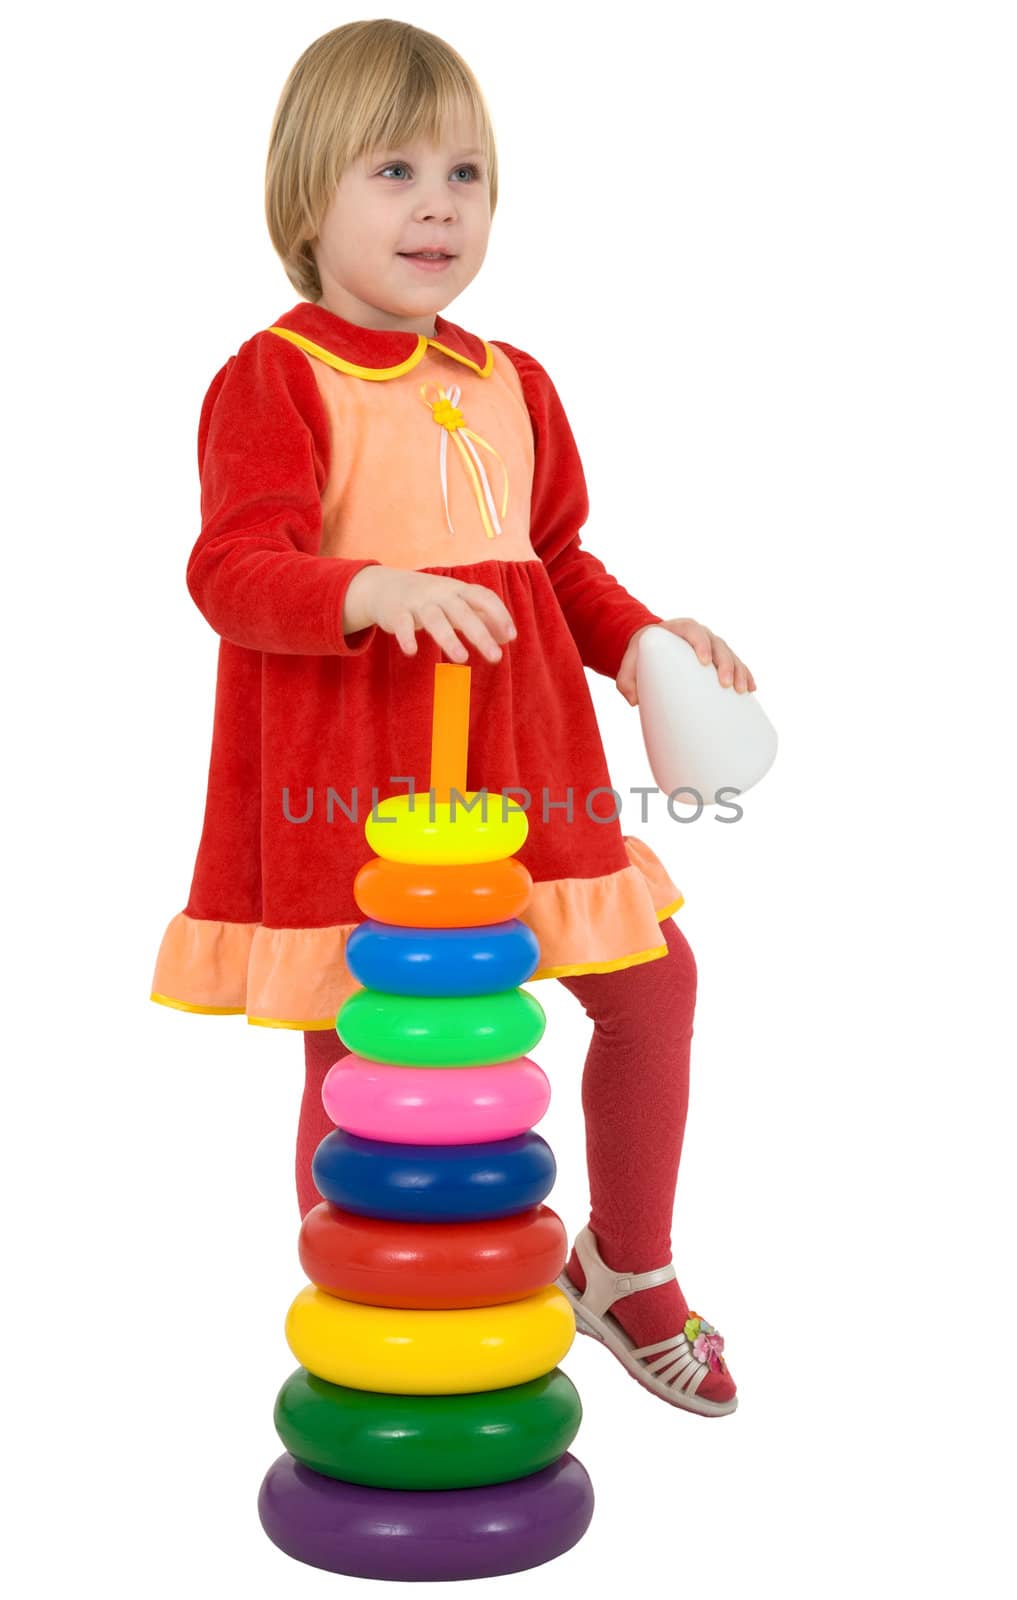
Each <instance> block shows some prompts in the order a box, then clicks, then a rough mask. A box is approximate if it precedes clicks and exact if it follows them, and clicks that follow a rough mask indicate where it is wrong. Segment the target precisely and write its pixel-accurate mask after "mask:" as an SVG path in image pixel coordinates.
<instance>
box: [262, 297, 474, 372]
mask: <svg viewBox="0 0 1017 1600" xmlns="http://www.w3.org/2000/svg"><path fill="white" fill-rule="evenodd" d="M269 332H271V333H277V334H279V335H280V336H281V337H282V338H285V339H289V340H290V341H291V342H292V343H293V344H296V345H299V346H300V348H301V349H302V350H306V351H307V353H308V354H309V355H312V356H317V357H318V359H319V360H321V361H325V362H327V364H328V365H329V366H332V367H336V368H337V369H338V370H339V371H340V372H347V373H350V374H351V375H352V376H353V377H357V378H372V379H377V378H397V377H399V375H400V374H401V373H403V372H409V371H410V369H411V368H413V367H415V366H416V365H417V363H418V362H419V361H423V359H424V356H425V355H426V354H427V352H428V350H429V349H431V350H436V351H439V352H440V353H441V354H442V355H445V356H448V357H450V358H451V359H452V360H453V361H457V362H459V363H460V364H461V365H463V366H466V367H470V368H472V370H473V371H474V372H479V373H480V376H481V377H482V378H486V377H488V376H489V375H490V373H491V372H492V371H493V369H494V352H493V350H492V349H491V346H490V345H489V344H488V343H487V340H486V339H481V338H479V337H478V335H477V334H475V333H468V332H467V331H466V329H465V328H460V327H459V326H458V325H457V324H456V323H454V322H449V321H447V320H446V318H445V317H442V316H437V315H436V316H435V319H434V335H433V337H432V338H428V337H427V336H426V334H423V333H411V332H407V331H405V330H400V329H396V330H392V329H381V328H362V327H360V325H359V324H358V323H356V322H347V321H346V319H345V317H340V316H337V315H336V313H335V312H334V311H329V310H328V309H327V307H325V306H321V305H314V304H313V303H312V302H311V301H310V300H301V301H300V302H299V303H298V304H297V305H295V306H294V307H293V308H292V310H290V311H287V312H285V313H284V315H283V316H281V317H279V318H278V320H277V321H276V322H274V323H273V324H272V327H271V328H270V329H269Z"/></svg>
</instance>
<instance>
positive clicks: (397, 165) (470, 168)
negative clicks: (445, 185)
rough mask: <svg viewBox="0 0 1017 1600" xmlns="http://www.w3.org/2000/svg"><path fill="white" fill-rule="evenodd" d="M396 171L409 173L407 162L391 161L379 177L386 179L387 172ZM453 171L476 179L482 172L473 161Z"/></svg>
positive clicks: (383, 168) (454, 168)
mask: <svg viewBox="0 0 1017 1600" xmlns="http://www.w3.org/2000/svg"><path fill="white" fill-rule="evenodd" d="M396 169H398V170H399V171H401V172H408V171H409V168H408V167H407V165H406V162H405V161H390V162H389V164H388V166H387V167H382V169H381V172H380V174H379V176H380V177H384V175H385V173H386V172H393V171H395V170H396ZM452 171H453V172H471V173H472V174H473V176H474V177H475V178H479V177H480V170H479V168H478V167H476V166H474V164H473V162H472V161H468V162H464V163H463V165H462V166H461V167H453V168H452Z"/></svg>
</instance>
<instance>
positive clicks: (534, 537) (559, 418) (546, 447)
mask: <svg viewBox="0 0 1017 1600" xmlns="http://www.w3.org/2000/svg"><path fill="white" fill-rule="evenodd" d="M491 342H492V343H493V344H496V345H497V346H498V348H499V350H504V352H505V354H506V355H507V356H508V357H509V358H510V360H511V361H512V363H513V365H514V367H515V368H516V371H517V372H518V373H519V378H520V382H521V383H522V388H523V395H524V396H525V399H526V405H527V408H528V410H529V413H530V421H531V423H532V426H533V446H534V463H533V497H532V500H531V503H530V541H531V543H532V545H533V548H534V550H536V552H537V554H538V555H539V556H540V558H541V560H542V561H543V563H544V565H545V567H546V568H547V572H548V576H549V577H550V579H551V583H552V584H553V586H554V590H555V593H556V595H557V596H558V603H559V604H560V606H561V608H562V611H563V612H564V614H565V620H566V622H567V623H568V626H569V631H570V633H571V634H572V637H573V638H574V639H575V641H576V644H577V646H578V648H579V654H580V656H581V658H582V661H583V664H584V666H587V667H590V668H591V669H592V670H593V671H594V672H600V673H603V675H604V676H605V677H606V678H617V676H618V672H619V669H620V667H621V663H622V658H623V656H624V655H625V650H626V646H627V645H628V642H629V640H630V639H631V637H632V635H633V634H634V633H635V631H636V629H637V628H645V627H647V626H649V624H650V623H654V622H661V621H663V618H661V617H658V616H657V614H656V612H654V611H650V610H649V609H648V608H647V607H646V606H644V605H643V604H642V602H641V601H639V600H637V599H635V597H634V596H633V595H631V594H629V592H628V590H627V589H625V588H623V586H622V585H621V584H620V583H619V582H618V580H617V578H614V577H612V576H611V574H610V573H609V572H608V571H607V569H606V567H605V566H604V564H603V562H601V561H598V559H597V557H596V556H595V555H593V553H592V552H591V551H589V550H586V549H584V548H583V546H582V545H581V544H580V540H579V529H580V528H581V527H582V526H583V524H584V523H585V521H586V518H587V515H588V514H589V509H590V504H589V497H588V495H587V490H586V479H585V476H584V474H583V466H582V462H581V460H580V458H579V451H578V449H577V448H576V442H575V439H574V437H573V434H572V429H571V427H570V426H569V420H568V417H567V416H566V415H565V408H564V406H563V405H562V403H561V400H560V398H559V396H558V391H557V390H556V389H555V387H554V384H553V383H552V382H551V379H550V377H549V376H548V374H547V372H546V371H545V370H544V368H543V367H542V366H541V365H540V363H539V361H536V360H535V359H534V357H533V356H531V355H527V353H526V351H525V350H518V349H516V348H515V347H514V346H512V345H510V344H505V343H504V342H503V341H502V340H501V339H494V340H492V341H491Z"/></svg>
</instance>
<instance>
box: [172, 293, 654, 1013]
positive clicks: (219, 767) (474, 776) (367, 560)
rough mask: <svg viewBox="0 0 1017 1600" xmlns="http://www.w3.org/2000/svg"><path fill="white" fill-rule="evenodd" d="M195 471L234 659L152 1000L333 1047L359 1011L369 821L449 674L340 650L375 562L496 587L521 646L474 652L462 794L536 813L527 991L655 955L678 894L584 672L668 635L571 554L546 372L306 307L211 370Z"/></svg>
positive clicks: (419, 766)
mask: <svg viewBox="0 0 1017 1600" xmlns="http://www.w3.org/2000/svg"><path fill="white" fill-rule="evenodd" d="M421 402H423V404H422V403H421ZM436 423H437V424H438V426H437V427H435V424H436ZM198 466H199V473H200V479H201V531H200V534H199V536H198V539H197V542H196V543H195V545H194V548H193V550H192V552H191V556H190V559H189V561H188V565H187V585H188V589H189V591H190V594H191V596H192V597H193V599H194V601H195V604H196V605H197V606H198V607H199V609H200V610H201V612H202V614H203V615H204V616H205V617H206V618H207V620H208V622H209V623H210V624H211V626H212V627H213V628H214V629H215V631H216V633H217V634H219V635H220V640H221V642H220V647H219V664H218V678H217V688H216V699H215V715H214V725H213V737H212V750H211V759H210V764H209V774H208V790H207V796H206V803H205V816H204V826H203V828H202V832H201V838H200V843H199V846H198V853H197V860H196V863H195V868H194V875H193V879H192V883H191V889H190V894H189V897H188V900H187V903H186V905H185V906H184V908H183V909H182V910H181V911H179V912H177V913H176V915H175V916H174V917H173V918H172V920H171V921H170V923H169V925H168V927H167V928H166V931H165V934H164V936H163V940H162V944H161V947H160V949H159V953H158V958H157V961H156V969H155V975H154V978H153V984H152V998H153V999H154V1000H156V1001H158V1002H160V1003H162V1004H165V1005H169V1006H173V1007H177V1008H179V1009H181V1010H185V1011H192V1012H200V1013H210V1014H222V1013H235V1014H241V1015H246V1016H247V1019H248V1021H249V1022H252V1023H257V1024H260V1025H264V1026H269V1027H284V1028H300V1029H306V1028H331V1027H333V1026H334V1021H335V1014H336V1012H337V1010H338V1009H339V1007H340V1005H341V1004H342V1003H343V1001H344V1000H345V999H346V997H347V996H348V995H349V994H350V993H352V992H353V990H354V989H356V988H357V987H358V985H357V984H356V982H355V980H354V979H353V977H352V975H351V974H350V972H349V970H348V969H347V967H346V964H345V959H344V949H345V944H346V940H347V938H348V937H349V934H350V933H351V932H352V930H353V928H355V927H356V925H357V924H358V923H359V922H360V921H362V920H363V914H362V913H361V912H360V910H359V908H358V906H357V904H356V902H355V900H354V899H353V893H352V889H353V881H354V878H355V876H356V873H357V871H358V869H359V868H360V866H361V865H362V864H363V863H364V862H365V861H366V860H368V859H369V858H370V856H371V854H372V852H371V850H370V847H369V846H368V844H367V841H366V839H365V837H364V822H365V821H366V819H367V817H368V816H369V814H370V809H371V805H372V803H375V802H377V801H380V800H381V799H384V798H386V797H387V796H388V795H391V794H398V793H405V792H406V789H407V781H406V780H407V779H408V778H409V777H412V778H413V780H414V782H415V784H416V787H417V789H418V790H420V791H425V790H426V789H427V786H428V783H429V773H430V743H431V712H432V699H433V692H434V664H435V662H437V661H440V660H442V659H443V655H442V652H441V650H440V648H439V646H438V645H437V644H436V643H435V642H434V640H432V639H431V637H430V635H429V634H427V633H425V632H422V631H421V632H418V633H417V634H416V641H417V653H416V655H415V656H407V655H404V654H403V652H402V650H401V648H400V647H399V645H398V643H397V641H396V639H395V636H394V635H392V634H388V633H386V632H384V631H383V630H382V629H381V628H379V627H377V626H372V627H369V628H364V629H361V630H360V632H358V633H354V634H348V635H344V633H343V630H342V618H343V601H344V596H345V592H346V589H347V586H348V584H349V583H350V581H351V579H352V578H353V577H354V576H355V574H356V573H357V572H359V571H360V570H361V569H362V568H363V567H364V566H366V565H369V564H376V563H379V562H380V563H382V564H384V565H387V566H396V567H401V568H403V569H413V570H418V571H427V572H437V573H442V574H444V575H446V576H449V577H453V578H458V579H461V580H464V581H467V582H470V583H477V584H483V585H484V586H485V587H487V588H490V589H493V590H494V591H495V592H496V593H497V594H498V595H499V596H500V598H501V599H502V601H503V602H504V604H505V606H506V607H507V609H508V611H509V613H510V615H511V616H512V618H513V621H514V622H515V626H516V629H517V635H516V638H515V639H514V640H512V641H510V642H509V643H507V644H505V645H503V646H502V652H503V653H502V659H501V660H500V661H499V662H496V663H493V662H489V661H487V660H486V659H485V658H483V657H482V656H480V655H479V654H478V653H477V652H476V650H475V649H474V648H473V647H471V646H470V645H469V643H468V641H464V642H466V643H467V648H468V649H469V652H470V654H469V666H470V669H471V680H470V735H469V764H468V770H467V787H468V789H470V790H479V789H481V788H486V789H487V790H488V792H489V794H490V795H491V796H496V795H498V794H500V792H501V791H502V790H503V789H505V790H511V791H512V798H513V800H515V801H516V802H520V801H521V800H522V794H521V793H520V791H525V792H526V794H527V795H528V796H529V797H530V798H529V802H528V822H529V835H528V837H527V840H526V842H525V845H524V846H523V847H522V848H521V850H520V851H519V852H518V856H519V859H520V860H521V861H522V862H523V863H524V864H525V865H526V867H527V868H528V869H529V871H530V873H531V875H532V877H533V880H534V884H533V896H532V899H531V901H530V904H529V905H528V907H527V909H526V911H525V913H524V914H523V920H525V921H526V922H527V923H528V924H529V925H530V926H531V927H532V928H533V930H534V932H535V933H536V934H537V937H538V939H539V941H540V946H541V955H542V961H541V965H540V967H539V968H538V970H537V971H536V972H535V973H534V979H537V978H545V977H557V976H564V975H566V974H572V973H581V972H604V971H611V970H614V969H617V968H621V967H626V966H631V965H633V964H635V963H637V962H641V961H648V960H654V959H657V958H658V957H663V956H665V955H666V954H667V946H666V944H665V942H664V940H663V938H662V937H661V930H660V927H659V923H660V921H661V920H662V919H663V918H665V917H667V916H669V915H671V913H672V912H674V911H675V910H677V908H678V907H679V906H680V905H681V904H682V896H681V893H680V891H679V890H678V889H677V888H676V886H675V884H674V883H673V882H672V881H671V879H670V877H669V876H668V874H667V872H666V870H665V868H664V867H663V865H662V864H661V862H660V861H659V860H658V858H657V857H656V855H655V854H654V853H653V852H652V851H651V850H650V849H649V847H648V846H647V845H646V844H644V843H643V842H642V841H641V840H639V839H637V838H634V837H632V836H628V835H623V834H622V832H621V827H620V824H619V821H618V820H617V815H616V813H617V809H618V803H617V801H616V800H615V799H614V798H613V797H612V795H611V793H610V792H609V791H610V786H611V779H610V776H609V773H608V769H607V763H606V759H605V756H604V751H603V747H602V744H601V740H600V734H599V730H598V726H597V722H596V718H595V715H594V710H593V704H592V700H591V698H590V693H589V686H588V684H587V681H586V676H585V672H584V667H589V668H591V669H592V670H594V671H596V672H600V673H603V674H604V675H606V676H608V677H612V678H613V677H615V676H616V675H617V672H618V669H619V666H620V663H621V659H622V656H623V654H624V651H625V648H626V645H627V643H628V640H629V639H630V638H631V636H632V634H633V633H634V632H635V630H636V629H637V628H640V627H643V626H645V625H646V624H647V623H653V622H659V621H661V620H662V619H661V618H660V617H659V616H657V614H656V613H655V612H653V611H650V610H649V609H648V608H647V607H646V606H644V605H642V604H641V603H640V602H639V601H638V600H636V599H634V598H633V597H632V596H631V595H630V594H629V593H628V592H627V591H626V590H625V589H624V588H623V587H622V585H621V584H620V583H619V582H618V581H617V580H616V579H615V578H613V577H612V576H611V574H610V573H608V572H607V571H606V570H605V568H604V566H603V564H602V563H601V562H600V561H599V560H598V559H597V558H596V556H594V555H593V554H592V553H591V552H590V551H588V550H586V549H585V548H584V547H583V546H582V545H581V543H580V538H579V529H580V527H581V526H582V525H583V523H584V521H585V520H586V516H587V510H588V501H587V492H586V484H585V480H584V476H583V470H582V465H581V463H580V459H579V455H578V452H577V449H576V445H575V441H574V439H573V436H572V431H571V428H570V427H569V423H568V420H567V418H566V415H565V412H564V410H563V408H562V405H561V401H560V399H559V397H558V394H557V392H556V390H555V388H554V386H553V384H552V382H551V379H550V378H549V377H548V375H547V373H546V372H545V371H544V369H543V367H542V366H541V365H540V364H539V362H537V361H536V360H534V358H533V357H532V356H529V355H527V354H526V353H525V352H524V351H522V350H519V349H516V348H514V347H513V346H511V345H509V344H506V343H504V342H503V341H501V340H498V341H491V342H489V341H486V340H484V339H482V338H479V337H478V336H477V335H475V334H472V333H469V332H467V331H466V330H464V329H462V328H460V327H458V326H457V325H456V324H454V323H452V322H449V321H447V320H446V319H445V318H444V317H441V316H438V317H436V318H435V333H434V336H433V337H432V338H426V337H425V336H424V335H422V334H416V333H409V332H381V331H378V330H375V329H367V328H361V327H359V326H358V325H356V324H354V323H350V322H347V321H345V320H344V319H343V318H341V317H338V316H336V315H335V313H333V312H331V311H328V310H327V309H325V308H324V307H322V306H319V305H313V304H310V303H309V302H306V301H301V302H300V303H298V304H297V305H296V306H294V307H293V308H292V309H291V310H290V311H288V312H286V313H285V314H284V315H283V316H282V317H280V318H279V319H278V321H277V322H276V323H274V324H273V325H272V326H271V327H269V328H266V329H263V330H261V331H260V332H258V333H256V334H254V336H253V337H252V338H250V339H248V340H247V341H246V342H245V343H244V344H243V345H241V347H240V349H239V350H238V351H237V353H236V354H235V355H234V356H231V357H230V359H229V360H228V361H227V362H226V363H225V365H224V366H223V367H222V368H221V370H220V371H219V372H218V373H217V374H216V376H215V378H214V379H213V381H212V383H211V386H210V387H209V389H208V392H207V394H206V396H205V400H204V404H203V406H202V410H201V416H200V421H199V426H198ZM399 780H401V781H399ZM330 791H331V795H330ZM570 791H571V801H570V798H569V795H570ZM622 798H624V797H622ZM330 800H331V804H330Z"/></svg>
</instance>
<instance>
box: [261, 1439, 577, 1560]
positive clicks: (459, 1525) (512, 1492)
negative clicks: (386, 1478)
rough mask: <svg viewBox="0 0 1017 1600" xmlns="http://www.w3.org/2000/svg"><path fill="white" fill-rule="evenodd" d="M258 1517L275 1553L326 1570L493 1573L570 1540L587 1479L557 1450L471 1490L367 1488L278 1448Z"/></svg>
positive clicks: (551, 1552) (561, 1548) (547, 1554)
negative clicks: (518, 1473) (524, 1471)
mask: <svg viewBox="0 0 1017 1600" xmlns="http://www.w3.org/2000/svg"><path fill="white" fill-rule="evenodd" d="M258 1515H259V1517H260V1518H261V1525H262V1527H263V1528H264V1530H265V1532H266V1533H267V1534H268V1537H269V1538H270V1539H271V1541H272V1543H273V1544H275V1545H278V1547H279V1549H280V1550H283V1551H285V1553H286V1554H287V1555H288V1556H292V1557H293V1559H294V1560H295V1561H303V1562H304V1563H305V1564H306V1565H307V1566H310V1567H321V1568H323V1569H324V1571H326V1572H341V1573H343V1574H344V1575H345V1576H347V1577H351V1578H382V1579H394V1580H397V1581H399V1582H402V1583H414V1582H428V1581H435V1580H454V1579H457V1578H495V1577H498V1576H500V1574H502V1573H505V1572H525V1571H527V1570H528V1569H529V1568H530V1567H539V1566H541V1565H542V1564H543V1563H544V1562H545V1561H553V1560H554V1558H555V1557H556V1556H560V1555H564V1553H565V1551H566V1550H571V1548H572V1546H573V1545H574V1544H578V1542H579V1540H580V1539H581V1538H582V1536H583V1534H584V1533H585V1532H586V1530H587V1528H588V1527H589V1525H590V1519H591V1518H592V1516H593V1485H592V1484H591V1482H590V1478H589V1475H588V1473H587V1471H586V1468H585V1467H584V1466H583V1464H582V1462H581V1461H578V1460H577V1459H576V1457H575V1456H573V1455H570V1453H569V1452H568V1451H567V1450H566V1451H565V1453H564V1455H561V1456H559V1458H558V1460H557V1461H553V1462H552V1463H551V1465H550V1466H549V1467H544V1468H543V1469H542V1470H541V1471H540V1472H534V1473H531V1474H530V1475H529V1476H528V1477H526V1478H514V1479H513V1480H512V1481H511V1482H510V1483H491V1484H484V1485H483V1486H481V1487H479V1488H473V1489H373V1488H369V1487H368V1486H366V1485H365V1484H360V1483H346V1482H344V1481H342V1480H341V1479H337V1478H326V1477H324V1476H323V1475H322V1474H321V1473H318V1472H312V1471H311V1470H310V1468H309V1467H305V1466H303V1465H302V1464H301V1463H300V1462H299V1461H295V1460H294V1458H293V1457H292V1456H291V1455H290V1454H289V1452H288V1451H287V1452H286V1453H285V1454H284V1455H281V1456H280V1457H279V1458H278V1460H277V1461H274V1462H273V1463H272V1465H271V1466H270V1467H269V1469H268V1471H267V1473H266V1474H265V1477H264V1480H263V1482H262V1485H261V1491H260V1493H259V1495H258Z"/></svg>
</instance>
